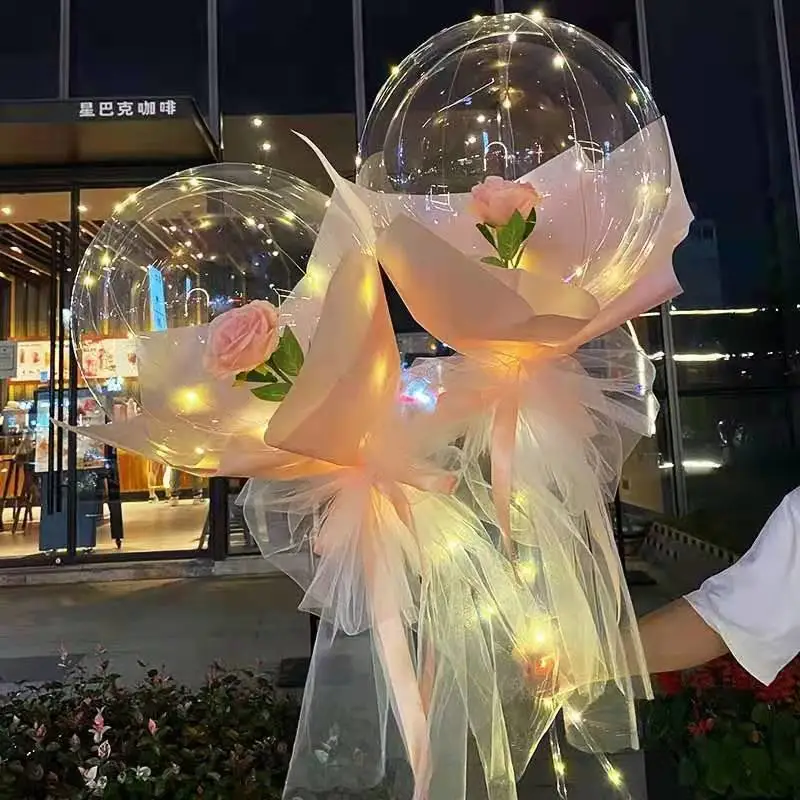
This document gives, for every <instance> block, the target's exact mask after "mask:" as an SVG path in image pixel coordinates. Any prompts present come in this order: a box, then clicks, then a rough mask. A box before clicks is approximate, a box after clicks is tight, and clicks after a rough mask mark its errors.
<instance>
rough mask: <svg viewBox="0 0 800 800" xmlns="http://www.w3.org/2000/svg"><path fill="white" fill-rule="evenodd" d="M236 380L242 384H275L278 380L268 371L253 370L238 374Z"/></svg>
mask: <svg viewBox="0 0 800 800" xmlns="http://www.w3.org/2000/svg"><path fill="white" fill-rule="evenodd" d="M236 380H237V381H241V382H242V383H275V382H276V381H277V380H278V379H277V378H276V377H275V376H274V375H273V374H272V373H271V372H268V371H267V370H266V369H265V370H264V371H263V372H259V371H258V370H257V369H251V370H250V371H249V372H237V373H236Z"/></svg>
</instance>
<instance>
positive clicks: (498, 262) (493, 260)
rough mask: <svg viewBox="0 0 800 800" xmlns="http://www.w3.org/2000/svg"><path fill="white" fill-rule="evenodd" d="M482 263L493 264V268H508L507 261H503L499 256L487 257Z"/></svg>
mask: <svg viewBox="0 0 800 800" xmlns="http://www.w3.org/2000/svg"><path fill="white" fill-rule="evenodd" d="M481 263H483V264H491V265H492V266H493V267H507V266H508V264H506V262H505V261H501V260H500V259H499V258H497V256H486V257H485V258H482V259H481Z"/></svg>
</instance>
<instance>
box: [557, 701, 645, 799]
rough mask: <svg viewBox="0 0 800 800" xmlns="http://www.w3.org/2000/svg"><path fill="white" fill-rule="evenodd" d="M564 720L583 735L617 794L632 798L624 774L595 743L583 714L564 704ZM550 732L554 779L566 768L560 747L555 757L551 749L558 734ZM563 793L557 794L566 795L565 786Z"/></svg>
mask: <svg viewBox="0 0 800 800" xmlns="http://www.w3.org/2000/svg"><path fill="white" fill-rule="evenodd" d="M564 720H565V722H567V723H569V724H570V725H571V726H572V727H573V728H575V729H576V730H577V731H578V732H579V733H580V735H581V736H582V737H583V740H584V742H586V744H587V745H588V747H589V748H590V750H591V752H592V754H593V755H594V756H595V758H596V759H597V760H598V761H599V762H600V766H601V767H602V769H603V772H604V773H605V776H606V780H607V781H608V782H609V784H610V785H611V786H612V788H613V789H615V791H616V792H617V794H618V795H619V796H620V797H621V798H623V800H633V798H632V796H631V793H630V790H629V789H628V787H627V784H626V783H625V776H624V775H623V774H622V771H621V770H620V769H618V768H617V767H615V766H614V765H613V764H612V763H611V761H610V760H609V758H608V756H607V755H606V754H605V753H603V752H602V751H601V750H600V748H599V746H598V745H597V743H596V742H595V741H594V739H593V737H592V735H591V734H590V733H589V731H588V728H587V726H586V725H585V724H584V721H583V716H582V715H581V713H580V712H579V711H577V710H576V709H574V708H571V707H570V706H566V705H565V706H564ZM550 732H551V751H552V752H553V772H554V773H555V774H556V779H558V773H559V771H560V772H562V774H563V775H566V770H565V767H564V762H563V760H562V758H561V753H560V748H558V757H556V754H555V751H553V750H552V748H553V744H552V739H553V736H554V735H555V737H556V746H557V745H558V742H557V736H558V734H554V728H551V729H550ZM559 792H560V790H559ZM564 792H565V794H563V795H562V794H559V796H560V797H566V787H565V789H564Z"/></svg>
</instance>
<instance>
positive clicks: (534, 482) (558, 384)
mask: <svg viewBox="0 0 800 800" xmlns="http://www.w3.org/2000/svg"><path fill="white" fill-rule="evenodd" d="M642 359H643V356H642V354H641V352H640V351H639V350H638V348H636V347H635V346H634V345H633V343H632V342H631V340H630V338H629V337H628V336H627V334H625V333H624V332H623V331H615V332H614V333H612V334H609V336H608V337H605V338H604V339H603V340H601V341H599V342H595V343H593V345H592V347H588V348H585V349H584V350H582V351H580V352H579V353H578V354H577V355H576V356H574V357H564V358H561V359H559V360H554V361H552V362H549V363H547V364H546V365H542V366H541V367H538V368H537V369H536V370H535V371H533V372H531V373H530V375H529V376H528V378H527V383H526V384H525V386H524V387H523V389H522V393H523V399H522V400H521V402H520V405H519V416H518V422H517V429H516V446H515V450H514V453H513V508H512V535H513V540H514V544H515V557H514V560H513V561H510V560H509V559H508V558H507V557H506V555H505V554H504V553H503V551H502V550H501V548H500V547H499V544H498V539H499V536H498V527H499V523H498V519H497V513H496V506H495V503H494V501H493V498H492V494H491V482H490V480H488V478H490V476H489V475H488V474H487V472H488V470H487V466H486V465H487V464H488V458H487V454H488V450H489V448H490V446H491V428H492V413H493V412H492V406H491V404H489V405H487V406H485V408H484V409H483V412H482V413H480V414H478V415H473V417H472V418H471V420H470V421H469V423H468V424H465V425H463V428H462V429H461V430H460V431H459V430H455V429H454V428H453V427H450V428H447V426H444V425H442V426H435V428H436V429H438V428H439V427H441V428H442V429H446V430H448V434H447V436H448V437H449V438H450V437H458V435H459V434H460V435H461V439H460V441H461V444H462V449H463V466H461V467H460V473H459V474H460V475H461V483H460V486H459V489H458V492H457V493H456V494H455V495H454V496H446V495H441V494H436V493H433V492H425V491H421V490H418V489H413V488H411V487H408V486H400V485H393V486H389V485H387V484H385V483H381V482H380V481H378V480H377V479H376V480H375V481H373V482H370V481H369V480H366V481H365V479H364V477H363V475H360V474H358V473H350V472H344V473H341V474H336V475H334V476H333V477H328V478H317V479H313V480H307V481H292V482H265V481H257V480H254V481H251V482H250V483H249V485H248V487H247V489H246V491H245V493H244V494H243V496H242V498H241V500H240V502H241V503H242V505H243V507H244V511H245V516H246V520H247V523H248V525H249V526H250V529H251V531H252V533H253V535H254V536H255V538H256V540H257V541H258V543H259V546H260V547H261V549H262V551H263V553H264V555H265V556H266V557H267V558H270V559H272V560H273V561H274V562H275V563H277V564H279V565H280V566H281V568H282V569H284V571H286V572H287V573H288V574H290V575H292V576H293V577H294V578H295V579H296V580H298V582H299V583H300V584H301V585H302V586H303V587H304V588H305V589H306V594H305V597H304V600H303V603H302V606H301V607H302V608H303V609H305V610H308V611H311V612H314V613H318V614H319V615H320V616H321V619H322V623H321V625H320V632H319V634H318V638H317V644H316V647H315V650H314V655H313V659H312V668H311V673H310V676H309V679H308V684H307V686H306V694H305V698H304V704H303V714H302V718H301V726H300V731H299V734H298V739H297V744H296V747H295V754H294V758H293V760H292V768H291V774H290V776H289V782H288V784H287V791H286V797H287V798H295V797H299V798H316V797H318V796H322V795H321V793H322V792H324V791H325V790H330V789H333V788H335V787H338V788H341V789H343V790H348V791H354V792H355V791H357V792H362V791H365V790H366V789H367V788H370V787H375V786H376V785H378V784H381V783H383V784H386V783H387V782H391V783H392V785H393V786H394V789H393V791H394V792H395V795H394V796H398V797H401V796H408V797H414V796H416V797H428V798H435V800H464V798H465V797H466V796H467V795H466V794H465V792H466V789H465V781H466V774H467V768H466V758H467V738H468V737H467V734H468V732H470V733H471V735H472V737H473V738H474V741H475V744H476V749H477V752H478V755H479V757H480V760H481V763H482V766H483V769H484V773H485V779H486V787H487V792H488V796H489V798H490V800H501V799H502V800H513V799H514V798H516V797H517V793H516V785H515V781H516V780H517V779H518V778H519V777H520V776H521V775H522V773H523V771H524V769H525V767H526V766H527V764H528V762H529V760H530V758H531V756H532V754H533V752H534V750H535V749H536V747H537V746H538V745H539V743H540V742H541V740H542V738H543V737H544V736H545V735H546V734H547V732H548V730H549V729H550V727H551V725H552V723H553V720H554V719H555V717H556V715H557V714H558V713H559V711H564V716H565V721H566V726H567V735H568V738H569V740H570V741H571V743H572V744H574V745H575V746H577V747H579V748H581V749H585V750H589V751H592V752H598V753H599V752H600V751H616V750H620V749H624V748H629V747H636V746H637V745H638V738H637V732H636V721H635V715H634V699H635V697H636V696H637V695H645V696H647V695H648V694H649V691H650V688H649V684H648V682H647V679H646V678H638V677H631V676H639V675H645V674H646V670H645V669H644V662H643V657H642V653H641V648H640V645H639V642H638V634H637V632H636V626H635V618H634V616H633V611H632V607H631V602H630V597H629V594H628V591H627V588H626V586H625V582H624V578H623V575H622V570H621V567H620V563H619V559H618V555H617V551H616V548H615V545H614V541H613V535H612V530H611V525H610V521H609V517H608V514H607V510H606V504H607V501H608V499H609V494H610V493H611V492H613V489H614V486H615V482H616V480H617V477H618V474H619V473H618V470H619V468H620V466H621V464H622V459H623V458H624V456H625V454H626V452H628V450H629V449H630V447H631V446H632V445H633V441H634V439H635V438H636V437H637V436H639V435H641V434H643V433H647V432H648V431H650V430H651V428H652V414H653V412H654V407H653V402H652V395H651V393H650V385H651V382H652V369H651V368H650V367H649V365H648V364H647V362H643V361H642ZM474 369H475V366H474V364H472V363H470V362H465V361H462V360H460V359H457V358H452V359H448V360H447V362H446V363H444V364H442V363H439V364H436V363H434V362H433V361H431V360H428V361H426V362H422V363H418V364H416V365H415V366H414V367H413V370H414V372H415V374H417V375H420V376H426V377H428V378H430V379H431V380H433V379H434V378H433V376H436V379H439V380H441V388H443V389H444V390H445V392H452V393H453V396H455V397H458V398H461V399H463V398H465V397H466V396H467V395H466V394H465V393H464V392H465V391H466V389H465V388H464V387H465V386H466V385H467V383H469V384H470V385H472V386H473V387H474V386H480V383H476V382H475V378H476V376H475V374H473V373H472V370H474ZM462 381H464V382H465V383H464V384H463V385H462V383H461V382H462ZM442 396H443V395H442ZM443 402H444V401H443ZM450 411H452V406H451V407H450ZM409 424H410V426H411V427H412V428H413V427H414V426H415V425H417V424H418V425H419V426H420V429H421V430H425V429H426V427H427V426H430V425H431V424H432V423H431V420H430V417H429V416H427V415H424V414H420V415H419V417H418V419H416V420H411V421H410V423H409ZM427 429H429V430H431V431H433V430H434V428H427ZM442 435H443V434H442ZM429 446H430V447H435V446H441V447H442V449H443V452H445V450H446V449H447V448H449V447H450V444H449V442H445V441H443V440H437V439H436V437H435V436H433V435H432V434H431V437H430V439H429ZM450 452H452V451H450ZM444 460H446V461H448V462H449V463H452V462H453V459H452V457H451V456H450V455H448V457H447V458H446V459H444ZM270 515H272V517H271V519H270ZM269 523H271V524H269ZM309 548H311V549H312V550H313V552H314V553H315V560H316V569H315V570H314V571H313V574H312V571H311V570H310V568H309V563H310V559H309ZM390 651H391V652H390ZM400 692H407V693H410V695H407V696H405V697H402V698H401V697H400V696H399V693H400ZM409 697H411V699H410V700H409ZM404 715H405V718H404ZM393 743H394V744H393ZM404 754H405V755H404ZM404 758H405V760H406V761H407V762H408V764H410V765H411V770H409V769H408V767H407V766H406V767H405V768H398V766H397V764H398V763H402V762H403V760H404ZM387 764H388V765H389V766H388V767H387ZM398 787H405V788H403V790H402V791H401V789H400V788H398ZM365 796H369V795H368V794H367V795H365Z"/></svg>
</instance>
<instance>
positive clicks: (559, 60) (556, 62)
mask: <svg viewBox="0 0 800 800" xmlns="http://www.w3.org/2000/svg"><path fill="white" fill-rule="evenodd" d="M566 63H567V60H566V59H565V58H564V56H563V55H561V53H556V54H555V55H554V56H553V66H554V67H555V68H556V69H563V68H564V64H566Z"/></svg>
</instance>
